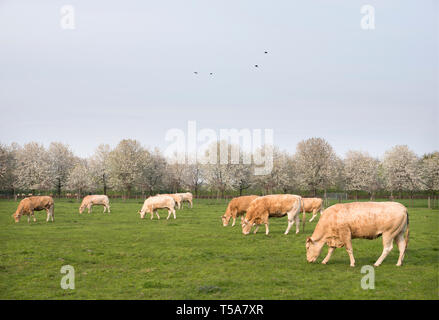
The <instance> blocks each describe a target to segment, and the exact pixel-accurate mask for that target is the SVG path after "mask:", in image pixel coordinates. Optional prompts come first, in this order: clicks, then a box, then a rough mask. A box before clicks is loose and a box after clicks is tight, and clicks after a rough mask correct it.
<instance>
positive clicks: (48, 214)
mask: <svg viewBox="0 0 439 320" xmlns="http://www.w3.org/2000/svg"><path fill="white" fill-rule="evenodd" d="M46 214H47V217H46V222H49V218H50V210H49V209H46Z"/></svg>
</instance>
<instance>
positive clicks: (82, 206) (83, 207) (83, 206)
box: [79, 204, 86, 214]
mask: <svg viewBox="0 0 439 320" xmlns="http://www.w3.org/2000/svg"><path fill="white" fill-rule="evenodd" d="M85 207H86V205H84V204H81V206H80V207H79V213H80V214H81V213H83V212H84V209H85Z"/></svg>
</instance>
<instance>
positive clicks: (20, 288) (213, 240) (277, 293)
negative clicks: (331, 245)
mask: <svg viewBox="0 0 439 320" xmlns="http://www.w3.org/2000/svg"><path fill="white" fill-rule="evenodd" d="M420 201H421V200H415V203H414V208H412V207H409V215H410V242H409V248H408V251H407V254H406V258H405V263H404V265H403V266H402V267H396V266H395V263H396V261H397V258H398V250H397V248H396V247H394V249H393V250H392V252H391V253H390V254H389V256H388V257H387V258H386V260H384V262H383V264H382V266H380V267H379V268H376V269H375V289H374V290H363V289H362V288H361V285H360V281H361V279H362V277H363V276H365V274H362V273H361V266H363V265H372V264H373V263H374V262H375V260H376V259H377V258H378V257H379V255H380V254H381V251H382V243H381V239H376V240H361V239H358V240H354V241H353V247H354V255H355V258H356V262H357V266H356V267H355V268H351V267H349V258H348V255H347V253H346V251H345V250H344V248H342V249H337V250H336V251H335V253H334V255H333V257H332V259H331V261H330V262H329V264H328V265H326V266H325V265H322V264H308V263H307V262H306V259H305V239H306V237H307V236H309V235H310V234H311V233H312V230H313V229H314V227H315V224H316V222H314V221H313V222H312V223H307V230H306V233H302V232H301V233H299V234H298V235H295V234H294V228H293V231H292V233H290V234H289V235H287V236H285V235H284V234H283V232H284V231H285V228H286V225H287V222H286V218H285V217H284V218H278V219H275V218H273V219H271V220H270V235H269V236H266V235H265V233H264V231H265V230H264V228H263V227H262V228H260V230H259V232H258V234H256V235H253V234H251V235H248V236H243V235H242V233H241V229H240V226H239V224H237V225H236V226H235V227H233V228H232V227H230V226H229V227H222V226H221V219H220V216H221V215H222V214H223V213H224V210H225V207H226V202H225V201H215V200H195V201H194V208H193V209H189V208H187V207H185V208H184V209H183V210H178V211H177V219H176V220H174V219H170V220H168V221H167V220H166V219H165V218H166V216H167V212H166V211H160V215H161V218H162V219H161V220H157V219H156V218H154V220H152V221H151V220H150V219H149V218H147V219H144V220H141V219H140V218H139V215H138V214H137V211H138V210H139V209H140V207H141V205H142V201H140V200H129V201H127V202H122V201H120V200H112V203H111V213H110V214H103V213H102V208H101V207H95V208H94V212H93V213H92V214H88V213H86V212H85V213H83V214H82V215H79V213H78V207H79V203H77V202H76V201H74V200H58V199H55V223H50V222H49V223H46V221H45V216H46V214H45V212H42V211H41V212H37V213H36V218H37V223H31V224H28V223H27V218H26V217H24V218H22V220H21V221H20V223H17V224H15V223H14V222H13V219H12V218H11V214H12V213H13V212H14V211H15V208H16V206H17V204H18V203H17V202H14V201H8V200H1V201H0V299H438V297H439V296H438V293H439V291H438V262H439V241H438V240H439V210H437V209H436V210H432V209H427V208H425V207H422V206H421V202H420ZM424 202H425V201H424ZM422 203H423V202H422ZM405 204H406V205H410V204H411V203H410V201H407V203H405ZM309 217H310V215H308V219H309ZM325 254H326V249H324V250H323V252H322V254H321V256H320V258H319V260H318V261H319V262H320V261H321V260H322V259H323V258H324V255H325ZM67 264H69V265H72V266H73V267H74V268H75V276H76V277H75V287H76V288H75V290H63V289H61V287H60V281H61V278H62V277H63V276H64V275H63V274H61V273H60V269H61V267H62V266H63V265H67Z"/></svg>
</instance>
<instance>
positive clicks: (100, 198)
mask: <svg viewBox="0 0 439 320" xmlns="http://www.w3.org/2000/svg"><path fill="white" fill-rule="evenodd" d="M97 205H99V206H104V213H105V211H106V210H107V212H108V213H110V212H111V211H110V200H109V199H108V197H107V196H106V195H96V194H95V195H89V196H85V197H84V199H82V202H81V206H80V207H79V213H80V214H81V213H82V212H84V209H85V208H87V209H88V213H91V212H92V207H93V206H97Z"/></svg>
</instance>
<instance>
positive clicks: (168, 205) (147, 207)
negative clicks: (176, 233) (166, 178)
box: [138, 195, 176, 220]
mask: <svg viewBox="0 0 439 320" xmlns="http://www.w3.org/2000/svg"><path fill="white" fill-rule="evenodd" d="M174 207H175V201H174V199H172V198H171V197H170V196H164V195H160V196H154V197H149V198H148V199H146V200H145V202H144V203H143V206H142V209H141V210H140V211H139V212H138V213H139V214H140V218H142V219H144V218H145V214H147V213H150V214H151V220H152V218H153V217H154V213H155V214H156V215H157V219H160V216H159V214H158V212H157V209H168V217H167V218H166V220H168V219H169V217H170V216H171V213H172V214H173V215H174V219H176V216H175V208H174Z"/></svg>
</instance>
